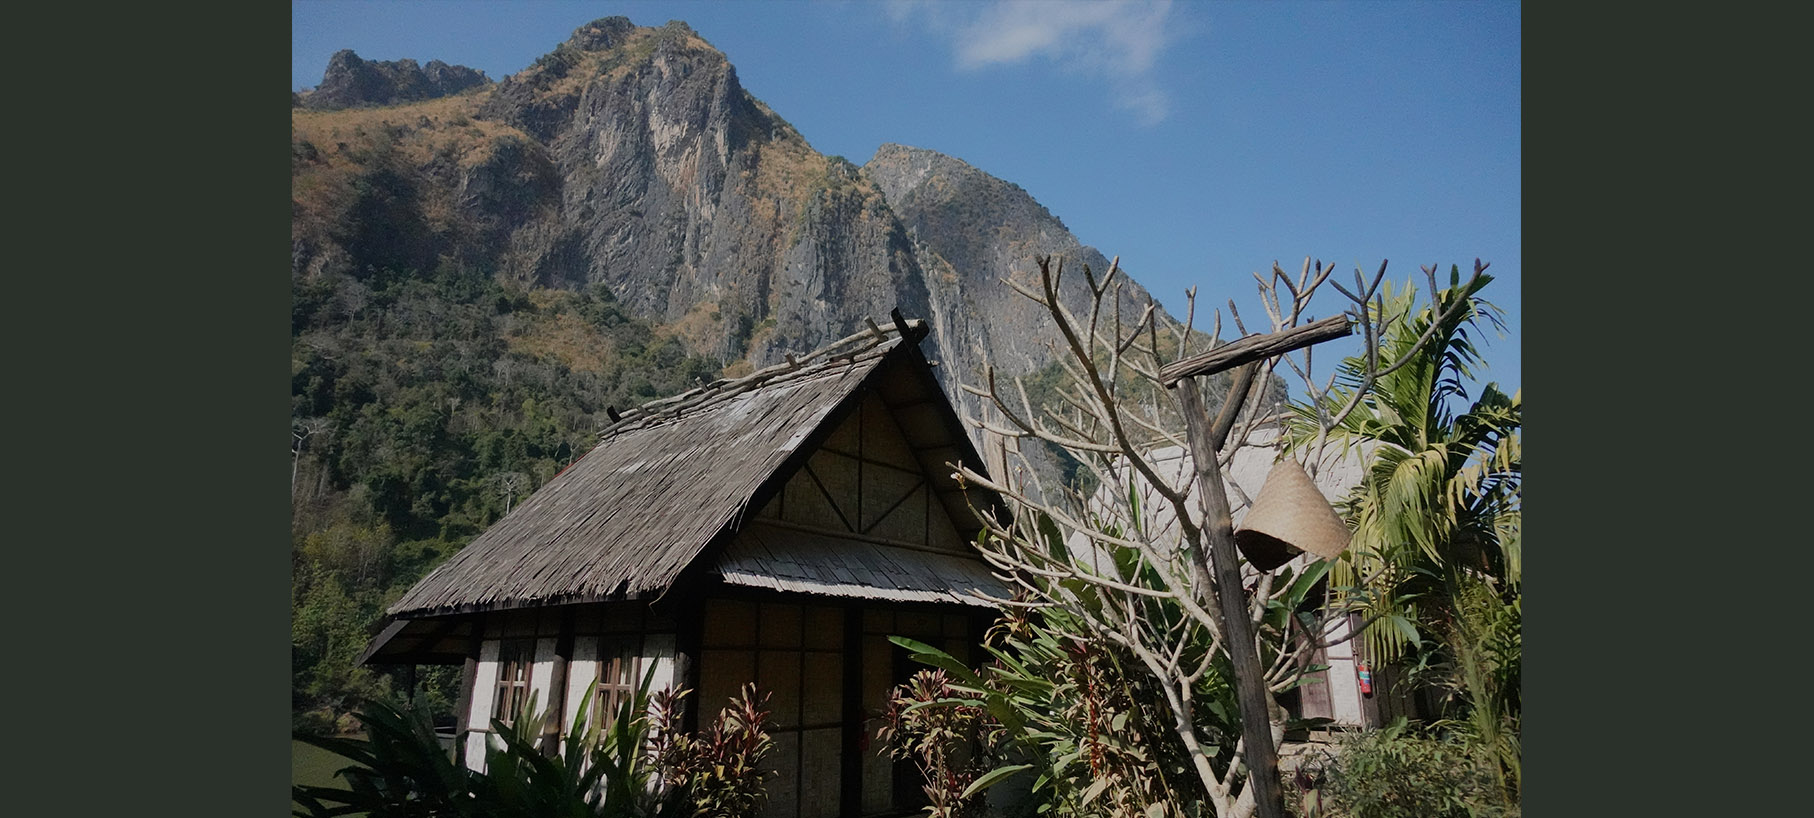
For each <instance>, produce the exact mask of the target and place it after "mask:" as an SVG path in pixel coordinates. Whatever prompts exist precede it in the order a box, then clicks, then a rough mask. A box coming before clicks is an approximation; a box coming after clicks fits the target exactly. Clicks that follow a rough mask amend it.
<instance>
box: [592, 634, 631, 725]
mask: <svg viewBox="0 0 1814 818" xmlns="http://www.w3.org/2000/svg"><path fill="white" fill-rule="evenodd" d="M636 647H637V646H636V640H633V639H602V640H600V641H599V645H598V692H597V693H596V694H595V695H594V698H593V699H592V721H593V723H595V724H597V725H598V726H600V727H609V726H611V723H612V722H614V721H616V720H617V712H618V710H619V709H620V708H622V707H623V703H624V702H626V701H631V700H634V699H635V698H636V693H637V691H638V690H639V689H640V688H641V687H642V657H641V656H638V655H637V654H638V651H637V649H636Z"/></svg>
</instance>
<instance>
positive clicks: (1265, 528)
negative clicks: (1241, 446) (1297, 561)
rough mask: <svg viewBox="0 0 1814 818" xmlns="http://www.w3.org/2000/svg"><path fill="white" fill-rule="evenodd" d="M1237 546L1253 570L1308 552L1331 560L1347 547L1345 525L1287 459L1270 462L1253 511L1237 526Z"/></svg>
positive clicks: (1264, 569)
mask: <svg viewBox="0 0 1814 818" xmlns="http://www.w3.org/2000/svg"><path fill="white" fill-rule="evenodd" d="M1235 545H1236V546H1238V547H1239V548H1240V549H1241V553H1242V554H1244V555H1245V556H1246V557H1247V561H1248V562H1250V563H1252V564H1253V567H1254V568H1257V569H1259V570H1261V571H1270V570H1272V569H1274V568H1277V567H1279V566H1281V565H1284V564H1285V563H1287V562H1290V561H1291V558H1292V557H1295V556H1297V555H1298V554H1299V553H1301V552H1304V551H1308V552H1310V553H1312V554H1315V555H1317V556H1319V557H1322V558H1323V559H1331V558H1333V557H1335V556H1336V555H1338V554H1340V553H1342V549H1345V548H1347V547H1348V526H1346V525H1344V524H1342V518H1341V517H1338V516H1336V513H1335V509H1334V508H1331V507H1330V505H1329V501H1328V500H1327V499H1325V498H1324V497H1323V493H1322V492H1320V491H1317V488H1316V484H1315V483H1313V482H1311V481H1310V475H1308V474H1305V473H1304V467H1303V466H1300V465H1298V462H1297V461H1296V460H1293V459H1291V458H1289V457H1287V458H1284V459H1282V460H1280V461H1279V462H1278V463H1276V464H1274V465H1273V467H1272V471H1271V472H1270V473H1268V474H1267V475H1266V485H1264V486H1261V487H1260V496H1259V497H1257V498H1255V499H1254V501H1253V508H1251V509H1248V511H1247V516H1246V517H1243V518H1241V525H1240V526H1238V527H1237V528H1235Z"/></svg>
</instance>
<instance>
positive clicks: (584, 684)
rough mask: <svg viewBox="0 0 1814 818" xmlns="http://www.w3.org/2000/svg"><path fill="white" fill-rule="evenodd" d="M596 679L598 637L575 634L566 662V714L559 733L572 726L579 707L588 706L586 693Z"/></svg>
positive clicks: (589, 703)
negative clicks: (570, 655)
mask: <svg viewBox="0 0 1814 818" xmlns="http://www.w3.org/2000/svg"><path fill="white" fill-rule="evenodd" d="M597 679H598V637H596V636H576V637H574V638H573V658H572V660H570V661H568V662H567V707H566V709H565V710H564V711H562V712H565V713H566V714H567V718H566V720H565V723H564V724H562V725H561V734H562V735H563V736H564V735H566V733H567V728H569V727H572V726H573V717H574V715H575V714H577V713H579V712H580V708H584V707H590V706H591V704H592V703H591V702H589V701H587V699H586V693H587V691H588V690H589V689H590V688H591V687H592V683H593V682H594V681H597Z"/></svg>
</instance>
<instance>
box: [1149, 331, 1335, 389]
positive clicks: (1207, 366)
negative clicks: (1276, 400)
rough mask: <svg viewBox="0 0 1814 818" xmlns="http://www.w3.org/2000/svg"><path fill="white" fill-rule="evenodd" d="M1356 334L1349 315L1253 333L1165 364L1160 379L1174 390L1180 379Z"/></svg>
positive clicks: (1209, 373)
mask: <svg viewBox="0 0 1814 818" xmlns="http://www.w3.org/2000/svg"><path fill="white" fill-rule="evenodd" d="M1352 334H1354V322H1352V321H1349V320H1348V316H1346V315H1332V316H1330V317H1328V318H1324V319H1323V320H1321V321H1312V322H1310V323H1308V324H1305V325H1303V326H1301V327H1292V328H1291V329H1288V330H1283V331H1280V332H1273V333H1267V334H1265V335H1249V336H1247V337H1246V338H1242V339H1240V340H1238V341H1232V342H1230V343H1226V344H1223V345H1221V346H1219V347H1216V348H1215V349H1212V350H1210V351H1208V352H1200V353H1197V354H1196V355H1192V356H1190V357H1189V358H1185V359H1183V360H1181V361H1174V362H1172V363H1170V364H1167V365H1165V366H1164V367H1163V368H1161V369H1160V370H1159V382H1160V383H1162V384H1165V387H1166V388H1167V389H1170V388H1171V387H1172V386H1174V385H1176V384H1177V383H1178V380H1179V379H1180V378H1191V377H1196V376H1198V375H1214V374H1215V373H1217V372H1221V371H1222V370H1224V369H1233V368H1235V367H1237V366H1240V365H1241V364H1246V363H1253V362H1254V361H1259V360H1264V359H1266V358H1271V357H1274V356H1276V355H1283V354H1285V353H1287V352H1291V351H1293V350H1299V349H1303V348H1304V347H1307V346H1310V345H1311V344H1319V343H1322V342H1324V341H1330V340H1334V339H1336V338H1341V337H1343V336H1347V335H1352Z"/></svg>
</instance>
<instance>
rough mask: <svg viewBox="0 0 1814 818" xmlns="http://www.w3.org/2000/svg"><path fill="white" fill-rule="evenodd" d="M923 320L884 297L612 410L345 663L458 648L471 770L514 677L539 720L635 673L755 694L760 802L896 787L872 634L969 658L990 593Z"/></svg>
mask: <svg viewBox="0 0 1814 818" xmlns="http://www.w3.org/2000/svg"><path fill="white" fill-rule="evenodd" d="M926 332H927V327H926V326H925V324H924V322H921V321H917V320H916V321H905V320H902V319H901V318H900V316H899V315H898V314H897V315H896V316H895V321H894V324H893V326H891V327H889V328H886V329H884V328H882V327H880V326H878V325H876V324H874V323H871V324H870V327H869V329H868V330H866V331H864V332H860V333H858V334H856V335H852V336H850V337H848V338H845V339H843V340H840V341H838V342H835V343H833V344H831V345H829V346H827V347H825V348H823V349H820V350H817V351H815V352H813V353H810V354H807V355H803V356H798V357H790V359H789V361H788V362H787V363H785V364H781V365H778V366H774V367H770V368H767V369H764V370H761V371H758V372H755V373H753V374H751V375H749V376H746V377H743V378H739V379H736V380H730V381H718V382H714V383H713V384H710V385H708V386H705V387H702V388H700V389H696V390H693V391H691V392H688V393H686V394H682V395H679V396H676V397H673V398H668V399H665V400H661V401H656V402H654V403H650V404H647V405H645V406H643V407H640V408H638V409H634V410H631V411H629V412H626V413H624V414H623V415H621V416H617V415H616V414H615V413H613V418H614V420H613V422H612V423H611V425H609V426H608V427H606V428H605V429H604V430H603V432H602V433H601V440H600V443H599V444H598V446H597V447H596V448H594V449H593V450H592V451H591V452H589V453H587V454H586V455H585V456H584V457H583V458H581V459H580V460H579V461H577V462H575V463H574V464H573V465H572V466H570V467H569V468H567V469H566V470H565V471H563V472H562V473H561V474H560V475H558V476H556V477H555V478H554V479H553V480H551V481H549V482H548V484H547V485H545V486H543V487H542V488H541V489H540V490H538V491H537V492H536V493H535V494H534V495H533V496H531V497H530V498H529V499H528V500H527V501H525V502H524V503H523V504H522V505H521V506H519V507H518V508H516V509H515V510H514V511H512V512H511V513H510V514H508V515H506V516H505V517H504V518H503V519H501V520H499V521H498V522H497V523H496V524H494V525H493V526H492V527H491V528H489V529H488V530H486V531H485V532H484V533H483V534H481V535H480V536H479V537H478V538H476V539H474V540H473V541H472V543H471V544H469V545H467V546H466V547H465V548H464V549H462V550H461V551H460V552H459V553H457V554H455V555H454V556H453V557H452V558H450V559H449V560H448V561H447V562H446V563H444V564H442V565H441V566H439V567H438V568H436V569H435V570H434V571H432V572H431V573H429V574H428V575H427V576H425V577H423V579H422V580H421V581H420V582H418V583H417V584H416V585H415V586H414V587H413V588H411V589H410V590H409V592H408V593H407V594H405V595H404V597H403V598H402V599H400V600H398V601H397V603H396V604H394V605H392V606H391V607H390V609H389V610H388V612H387V613H388V624H387V625H386V626H385V628H384V629H383V631H382V632H381V633H380V634H379V635H378V637H377V638H376V639H375V640H374V641H373V643H372V645H371V646H370V647H369V648H367V650H366V653H365V655H364V656H363V657H362V661H365V662H369V663H401V664H412V665H413V664H457V665H463V667H464V673H465V676H464V685H463V687H462V693H461V701H460V704H459V706H458V714H459V719H458V722H459V723H458V739H457V745H456V747H457V749H456V752H457V753H458V754H459V755H460V757H461V758H463V759H464V763H465V764H467V765H469V766H474V767H477V766H479V765H482V764H483V763H484V752H483V748H484V746H485V742H486V741H487V740H488V736H489V733H490V724H491V721H492V719H494V718H496V719H500V720H502V721H504V722H506V723H510V722H512V721H513V720H514V719H517V718H519V717H521V716H522V715H523V709H524V703H525V702H526V701H527V700H528V699H529V697H530V696H531V695H533V696H535V698H536V700H537V701H538V702H544V703H547V705H548V709H549V711H550V715H551V716H552V717H553V718H551V719H550V724H549V726H548V727H547V728H546V729H549V730H550V731H555V730H561V729H564V727H565V725H567V724H569V723H570V722H571V721H572V718H573V716H574V715H575V714H576V713H578V712H579V711H580V710H581V709H585V708H591V712H593V713H599V714H608V713H612V712H615V711H614V705H615V704H616V702H618V701H621V698H622V697H624V696H627V695H630V694H631V693H632V692H633V691H634V690H635V688H636V687H637V686H638V684H639V682H640V680H641V679H642V678H643V676H644V675H645V674H646V673H649V672H650V671H651V670H652V671H653V675H654V684H655V687H656V689H660V688H663V687H667V686H676V687H681V688H687V689H691V690H694V691H695V695H694V696H693V697H692V701H694V702H696V703H697V704H696V706H695V707H694V708H692V712H690V713H689V714H688V715H687V723H688V725H689V728H696V727H697V725H698V724H699V721H700V719H701V714H700V712H699V711H700V710H704V711H705V716H706V717H707V718H709V717H710V715H711V714H712V713H715V712H716V711H717V710H718V709H719V708H720V707H722V706H724V704H725V703H726V702H727V701H728V700H729V698H730V697H731V696H732V695H733V694H734V692H735V691H736V690H737V689H738V688H739V687H740V686H741V685H742V684H744V683H745V682H749V681H754V682H756V683H757V685H758V686H759V687H760V688H761V689H762V690H764V691H766V692H768V693H769V694H770V695H771V696H772V698H771V699H770V702H769V710H770V711H771V713H772V717H771V730H770V732H771V734H772V735H773V736H774V738H775V750H774V752H773V753H772V754H771V756H770V759H769V761H768V762H767V763H768V764H769V765H770V766H771V767H772V768H773V769H774V771H775V772H776V773H777V775H776V777H774V778H772V779H771V780H770V782H769V785H768V793H769V799H768V806H767V809H766V812H765V814H766V815H771V816H786V817H787V818H821V816H868V815H880V814H898V813H900V812H903V811H905V810H907V809H909V808H911V807H913V806H914V805H915V803H916V796H917V793H918V782H916V781H915V780H914V777H913V775H911V770H901V769H897V765H896V764H895V763H893V762H892V761H891V760H890V759H889V758H888V757H887V755H886V754H885V753H883V752H882V750H883V748H882V747H881V743H880V742H878V741H875V740H874V736H875V730H876V728H877V727H879V726H880V723H879V722H878V721H877V720H876V716H877V715H878V714H879V713H880V711H881V710H882V709H883V707H884V706H885V704H886V701H887V696H888V693H889V690H890V688H892V687H893V686H894V685H895V684H897V683H899V682H901V681H904V680H905V679H906V677H907V676H908V675H910V674H911V673H912V672H913V671H914V670H916V669H917V668H915V667H914V666H912V664H911V662H910V661H909V660H908V659H907V657H906V656H905V652H904V651H901V650H899V649H898V648H895V647H894V646H893V645H892V644H891V643H889V642H888V637H889V636H893V635H902V636H909V637H913V638H915V639H919V640H921V641H924V642H928V643H930V644H935V645H939V646H941V647H943V648H945V649H946V650H948V651H950V652H951V653H953V654H954V655H956V656H959V657H960V658H965V659H966V660H974V659H975V658H979V657H975V656H973V653H974V646H975V645H977V644H979V643H980V641H981V636H982V632H983V630H984V629H985V628H986V627H987V625H988V624H989V622H990V621H991V620H992V619H993V615H994V611H993V609H992V608H991V607H989V606H988V605H986V604H985V603H983V602H982V601H981V600H979V599H977V598H976V597H975V596H974V595H972V594H971V593H970V592H971V591H973V590H975V591H982V592H985V593H990V594H995V595H1001V594H1003V593H1005V589H1004V588H1003V586H1002V585H1001V584H1000V583H999V582H998V581H997V580H996V579H995V577H994V576H993V575H992V574H991V573H990V571H989V569H988V567H987V565H986V564H985V563H984V562H983V561H982V560H981V559H980V558H979V557H978V556H977V554H976V553H975V550H974V547H973V546H972V545H971V543H972V542H973V541H974V539H975V537H976V535H977V533H978V532H979V530H980V529H981V528H982V526H981V524H980V523H979V522H978V519H977V516H976V515H977V510H978V509H982V510H985V511H986V510H989V509H993V508H997V507H998V506H999V503H1000V502H1001V500H1000V498H998V497H996V496H995V495H993V494H991V493H988V492H984V491H982V490H980V489H978V488H977V487H975V486H966V485H964V484H963V483H961V482H959V481H958V480H957V479H956V478H955V477H953V476H952V473H953V469H952V468H951V467H950V466H948V465H947V464H949V463H960V462H961V463H963V464H965V465H968V466H969V467H970V468H972V469H977V470H979V471H980V470H982V469H983V468H984V467H983V462H982V459H981V457H980V456H979V455H978V453H977V451H976V449H975V448H974V446H973V445H972V444H971V442H970V439H969V437H968V436H967V435H966V434H965V432H964V428H963V425H962V423H961V422H960V420H959V419H958V417H957V414H956V413H955V412H954V411H953V409H952V407H951V404H950V403H949V401H948V400H947V398H946V397H945V394H944V392H943V391H941V389H940V388H939V385H938V383H937V381H936V380H935V379H934V378H933V374H932V369H931V367H932V364H930V363H929V362H928V361H927V360H926V358H925V357H924V355H923V354H922V353H921V352H920V350H919V346H918V344H919V342H920V341H921V340H922V339H923V338H924V337H925V335H926ZM595 682H596V685H594V683H595ZM588 691H591V693H590V698H588ZM544 738H545V739H546V740H548V741H559V740H560V738H561V737H560V736H559V735H558V734H554V733H552V732H551V733H550V734H549V735H547V736H545V737H544Z"/></svg>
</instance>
